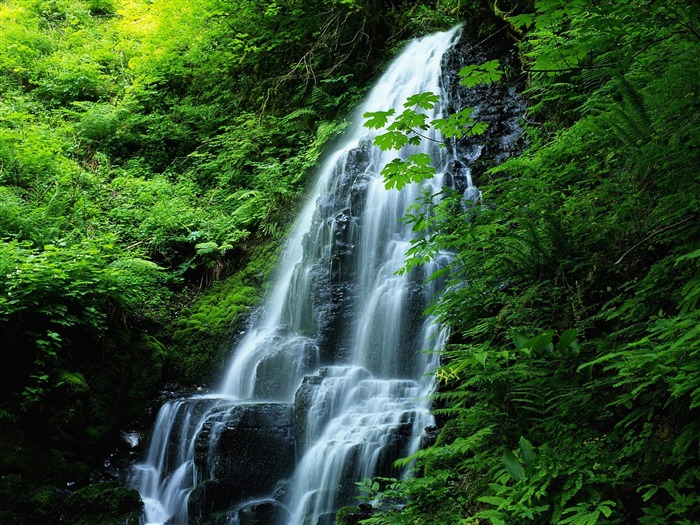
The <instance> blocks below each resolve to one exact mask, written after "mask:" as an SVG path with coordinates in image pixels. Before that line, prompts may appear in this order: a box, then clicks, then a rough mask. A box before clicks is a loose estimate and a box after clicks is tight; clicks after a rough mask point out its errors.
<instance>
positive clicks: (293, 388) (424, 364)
mask: <svg viewBox="0 0 700 525" xmlns="http://www.w3.org/2000/svg"><path fill="white" fill-rule="evenodd" d="M457 34H458V30H457V29H453V30H452V31H449V32H446V33H439V34H434V35H431V36H428V37H425V38H423V39H420V40H416V41H414V42H413V43H411V44H409V45H408V46H407V48H406V49H405V50H404V51H403V53H402V54H401V55H400V56H399V57H398V58H397V59H396V60H395V62H394V63H393V64H392V65H391V66H390V67H389V69H388V71H387V72H386V73H385V74H384V75H383V76H382V77H381V79H380V80H379V81H378V83H377V85H376V86H375V87H374V89H373V90H372V91H371V93H370V94H369V96H368V98H367V101H366V102H365V103H364V105H363V106H362V108H361V109H360V111H359V114H360V115H361V114H362V113H364V112H367V111H377V110H386V109H388V108H395V109H397V112H398V113H400V112H401V111H402V110H403V103H404V102H405V100H406V98H407V97H408V96H410V95H413V94H415V93H421V92H426V91H431V92H434V93H440V92H441V77H442V73H441V63H442V56H443V54H444V53H445V52H446V51H447V49H448V48H449V47H450V46H451V45H452V44H453V42H454V41H455V40H456V38H457ZM437 113H439V109H436V110H435V114H433V115H431V116H433V117H436V116H438V115H437ZM357 120H360V118H358V119H357ZM372 138H373V134H372V133H370V132H368V131H367V130H366V129H364V128H363V127H362V126H361V125H359V124H356V125H355V127H354V128H353V129H351V130H350V131H349V132H348V133H347V134H346V138H345V140H344V142H343V143H342V145H341V146H340V147H338V148H337V150H336V151H335V152H334V153H333V154H332V155H331V156H330V157H329V158H328V159H327V160H326V162H325V163H324V165H323V166H322V168H321V169H320V172H319V174H318V179H317V182H316V185H315V188H314V190H313V193H312V196H311V198H310V200H309V203H308V204H307V205H306V207H305V208H304V209H303V211H302V212H301V215H300V217H299V218H298V220H297V224H296V226H295V228H294V230H293V232H292V234H291V235H290V237H289V239H288V242H287V245H286V249H285V250H284V252H283V254H282V256H281V260H280V263H279V267H278V272H277V275H276V279H275V283H274V286H273V288H272V291H271V293H270V295H269V297H268V298H267V300H266V302H265V304H264V305H263V307H262V309H261V311H260V313H259V315H258V318H257V321H256V322H255V323H254V325H253V326H252V327H251V328H250V329H249V330H248V332H247V335H246V336H245V337H244V339H243V340H242V341H241V342H240V344H239V345H238V346H237V348H236V349H235V351H234V352H233V356H232V360H231V363H230V366H229V369H228V372H227V374H226V377H225V380H224V382H223V384H222V386H221V389H220V391H219V392H218V393H216V394H212V395H206V396H194V397H191V398H187V399H181V400H177V401H171V402H168V403H166V404H165V405H164V406H163V407H162V409H161V411H160V413H159V415H158V418H157V421H156V424H155V428H154V431H153V435H152V438H151V443H150V448H149V450H148V455H147V458H146V460H145V462H144V463H142V464H139V465H137V466H136V467H135V468H134V471H133V474H132V477H131V485H132V486H133V487H135V488H137V489H138V490H139V492H140V494H141V496H142V499H143V500H144V503H145V517H144V518H145V519H144V521H145V523H149V524H165V523H167V524H168V525H186V524H187V523H188V521H189V520H192V521H193V522H194V521H196V520H195V519H194V518H192V517H191V513H192V512H194V510H193V509H195V507H196V508H198V509H199V510H200V511H202V512H204V513H205V515H211V514H212V513H216V512H218V513H219V514H218V515H219V518H217V519H219V521H218V522H222V523H243V522H245V516H247V515H249V513H250V512H257V513H258V515H257V518H256V520H257V521H255V523H269V524H273V523H279V524H293V525H297V524H299V525H301V524H309V525H317V524H318V523H330V522H332V519H333V514H334V512H335V511H336V510H337V509H338V508H339V507H340V506H342V505H345V504H348V503H352V502H353V499H354V496H355V493H356V491H355V485H354V483H355V482H356V481H358V480H361V479H363V478H364V477H371V476H373V475H378V474H379V475H382V474H384V475H386V474H397V473H396V472H394V471H392V467H391V464H392V462H393V461H394V460H395V459H396V458H398V457H400V456H402V455H405V454H407V453H410V452H411V451H412V450H415V449H416V448H417V447H418V444H419V441H420V436H421V433H422V432H423V429H424V428H425V427H427V426H429V425H431V424H432V423H433V420H432V418H431V416H430V414H429V412H428V402H427V398H428V396H429V393H430V390H431V388H432V385H431V380H430V379H429V377H428V375H427V372H429V371H430V370H431V368H432V367H433V365H434V361H435V359H436V357H435V355H436V351H437V350H439V349H440V348H441V346H442V345H443V342H444V338H445V333H444V330H442V329H441V328H440V327H439V326H437V325H436V324H435V323H434V322H433V320H432V319H430V318H428V319H425V318H424V316H423V310H424V308H425V307H426V306H427V305H428V304H429V303H430V301H431V300H432V299H433V298H434V296H435V294H436V293H438V291H439V286H440V283H439V282H437V281H433V282H431V283H430V284H428V285H424V284H423V282H424V280H425V277H426V275H428V274H430V273H432V271H433V270H435V269H436V268H437V267H438V266H439V265H441V264H444V263H445V262H446V260H447V257H448V256H447V255H445V256H444V257H442V258H441V257H437V258H436V260H435V261H434V262H433V265H434V267H433V268H425V269H423V270H421V271H418V270H414V271H412V272H409V273H403V274H400V275H399V274H397V273H396V271H397V270H398V269H399V268H400V267H401V266H402V264H403V261H404V257H405V253H406V249H407V248H408V245H409V242H410V240H411V237H412V232H411V229H410V227H407V226H406V225H404V224H402V222H401V218H402V217H403V216H404V214H405V213H406V210H407V208H408V206H409V205H410V204H411V203H413V202H415V200H416V199H417V198H418V196H419V194H420V193H421V192H422V191H424V190H425V189H426V188H427V189H428V190H429V191H431V192H432V193H436V192H438V191H440V190H441V188H442V186H443V177H442V176H441V175H437V176H436V177H434V178H433V179H432V180H430V181H427V182H425V183H424V184H422V185H418V184H413V185H410V186H408V187H406V188H404V189H402V190H401V191H396V190H386V189H385V187H384V184H383V180H382V178H381V176H379V175H378V174H379V172H380V170H381V168H382V167H383V166H384V165H385V164H386V163H387V162H388V161H390V160H391V159H392V158H394V157H395V156H396V154H395V152H382V151H380V150H378V149H377V148H375V147H374V146H373V145H372ZM430 138H432V139H437V138H439V137H435V136H433V137H430ZM435 144H436V143H435V142H434V141H432V140H424V141H423V143H422V145H420V146H410V147H408V148H406V149H405V150H404V151H402V152H401V156H407V155H410V154H412V153H416V152H425V153H428V154H430V155H431V156H432V157H433V158H434V159H441V162H439V164H440V165H441V166H447V165H449V163H450V161H451V160H455V159H447V162H446V161H445V159H444V158H442V157H444V156H445V155H446V153H445V150H440V149H439V148H438V147H437V146H436V145H435ZM437 164H438V162H436V165H437ZM467 175H468V174H467ZM450 179H452V177H450ZM469 191H470V192H471V193H470V194H472V195H473V194H475V193H474V189H473V188H471V189H469ZM195 487H196V488H195ZM193 489H194V490H193ZM191 494H192V496H190V495H191ZM222 495H223V496H222ZM188 498H192V499H193V501H194V500H196V504H194V503H193V501H190V502H189V504H188ZM222 498H223V500H222ZM222 501H223V502H222ZM188 507H189V509H188ZM202 509H203V510H202ZM188 512H189V514H190V516H189V517H188ZM207 513H208V514H207ZM246 513H248V514H246ZM207 519H209V518H207ZM249 522H252V521H249Z"/></svg>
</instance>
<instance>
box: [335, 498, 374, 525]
mask: <svg viewBox="0 0 700 525" xmlns="http://www.w3.org/2000/svg"><path fill="white" fill-rule="evenodd" d="M372 510H373V509H372V507H371V506H370V505H368V504H366V503H363V504H361V505H360V506H359V507H353V506H352V505H349V506H347V507H343V508H341V509H340V510H339V511H338V512H336V514H335V522H336V524H337V525H358V524H359V523H360V521H362V520H366V519H368V518H371V517H372Z"/></svg>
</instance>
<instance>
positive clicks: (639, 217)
mask: <svg viewBox="0 0 700 525" xmlns="http://www.w3.org/2000/svg"><path fill="white" fill-rule="evenodd" d="M460 22H461V23H464V24H465V31H466V32H468V33H469V38H471V39H473V42H474V45H475V46H478V45H479V43H480V42H483V41H484V40H485V39H493V38H498V39H500V40H501V41H503V42H507V43H508V45H509V46H512V48H513V49H514V50H515V52H517V53H518V57H519V62H520V65H519V66H517V67H515V66H514V65H512V64H509V65H508V68H507V70H504V71H503V74H502V79H501V82H510V83H511V84H513V85H514V86H517V87H518V88H519V89H524V90H525V94H526V96H527V98H528V104H529V111H528V115H527V118H526V119H524V121H523V123H522V124H523V128H524V129H525V131H526V134H527V140H528V144H529V146H528V150H527V151H526V152H525V153H524V154H523V155H522V156H520V157H518V158H515V159H510V160H508V161H507V162H505V163H503V164H501V165H498V166H493V167H490V169H489V170H488V171H486V172H485V173H484V174H483V176H481V177H480V179H479V181H478V184H479V188H480V190H481V191H482V192H483V198H482V201H481V202H480V203H478V204H477V205H475V206H474V207H472V208H471V210H470V212H469V214H468V216H465V215H464V214H455V213H454V209H455V207H454V206H453V205H452V204H453V201H452V200H451V199H452V197H451V196H450V195H448V194H445V195H441V196H440V199H436V198H435V197H434V196H426V198H425V201H424V202H423V206H422V207H421V208H420V209H418V210H416V212H415V214H414V215H413V217H412V219H411V220H412V221H413V224H414V227H415V228H416V229H417V230H418V231H420V232H422V234H421V236H420V238H419V240H418V241H416V242H415V244H414V246H413V248H412V250H411V252H410V254H409V256H408V259H407V269H410V267H411V266H412V265H416V264H421V262H423V261H425V260H426V259H429V258H430V257H432V256H433V255H434V254H435V253H437V252H439V251H440V250H445V249H447V250H450V251H452V252H453V253H455V254H456V257H455V261H454V263H453V264H452V265H451V267H450V268H449V269H448V270H447V271H446V273H445V276H446V278H448V279H449V280H450V286H449V288H448V290H449V291H448V293H446V294H445V295H444V296H443V297H442V299H441V300H440V302H439V303H438V304H436V305H434V306H433V309H434V311H435V312H436V313H437V314H438V316H439V317H440V319H441V320H442V321H443V322H445V323H447V324H448V325H449V326H450V328H451V331H452V334H453V335H452V338H451V344H450V345H449V347H448V348H447V349H446V351H445V353H444V356H443V360H442V362H443V366H442V368H441V369H440V370H439V371H438V372H437V377H438V380H439V383H440V388H439V392H438V394H437V395H436V401H435V402H436V405H435V406H436V414H437V415H438V417H439V419H440V427H441V431H440V434H439V436H438V439H437V443H436V444H435V445H434V446H433V447H431V448H428V449H425V450H423V451H421V452H419V453H418V454H417V456H418V457H417V458H414V459H415V460H416V463H415V467H414V468H415V472H416V473H415V475H414V476H413V477H410V478H408V479H407V480H405V481H397V480H378V481H377V482H373V481H369V480H368V481H366V482H365V483H364V484H362V487H361V488H362V489H363V490H364V491H365V494H366V497H367V498H370V499H373V500H376V502H375V507H376V509H375V510H377V512H376V513H375V514H374V515H372V516H371V517H370V515H369V514H363V512H364V511H366V508H364V510H363V512H360V511H358V510H353V509H344V512H343V513H342V514H343V516H345V517H344V518H341V519H345V520H347V521H351V520H356V519H359V518H369V519H370V523H374V524H379V523H382V524H389V523H391V524H393V523H406V524H408V523H410V524H419V523H426V524H428V523H430V524H433V523H445V524H454V523H489V522H490V523H493V524H498V523H562V524H569V523H572V524H594V523H687V524H691V523H698V522H699V521H700V510H699V509H700V496H698V494H700V467H698V464H699V462H698V460H699V459H700V458H699V457H698V456H699V455H700V454H699V449H700V410H699V408H700V356H699V350H700V343H699V340H700V310H699V309H698V301H699V300H700V276H699V274H698V266H699V265H700V240H699V239H700V231H699V230H700V223H699V221H698V218H699V217H698V209H700V206H699V205H700V202H699V201H700V192H699V191H698V188H699V187H700V186H699V185H698V182H700V180H699V179H700V177H699V175H698V174H699V168H700V158H699V154H698V151H700V147H699V146H700V144H698V142H699V138H698V126H699V125H700V116H699V113H698V109H699V105H700V97H698V86H700V82H699V81H700V68H699V67H698V58H697V57H698V56H699V54H700V53H699V52H700V12H699V10H698V7H697V5H696V3H695V2H692V1H690V0H687V1H683V0H668V1H661V0H656V1H655V0H620V1H612V0H602V1H596V2H593V1H587V0H574V1H563V0H539V1H536V2H534V3H533V2H530V1H525V0H523V1H517V0H509V1H501V2H490V1H486V0H483V1H480V0H435V1H428V0H425V1H414V2H407V1H401V0H393V1H392V0H308V1H304V2H299V1H294V0H279V1H270V0H268V1H263V0H247V1H240V2H235V3H233V2H225V1H222V0H201V1H200V0H198V1H196V2H188V1H184V0H156V1H145V0H143V1H142V0H85V1H83V0H75V1H68V0H6V1H5V2H3V3H2V4H1V5H0V93H1V95H0V237H1V238H2V245H0V275H2V279H1V280H0V344H1V345H2V359H3V367H2V370H0V381H1V382H0V389H1V398H0V423H1V424H0V521H2V522H3V523H70V524H83V523H84V524H88V523H104V524H109V523H124V522H125V520H130V521H129V522H131V523H137V522H138V519H137V517H136V516H137V515H138V506H139V503H138V497H137V496H135V495H134V493H133V492H130V491H127V490H125V489H122V488H120V486H119V484H118V482H117V478H116V471H117V470H116V469H118V467H119V463H118V460H117V459H114V461H113V462H112V464H107V466H105V465H106V464H105V463H104V461H105V459H106V458H107V457H108V455H110V454H111V453H113V451H114V449H115V446H117V443H118V442H119V439H118V438H119V432H120V430H121V429H122V428H124V425H126V424H127V423H128V424H130V425H133V424H135V422H137V421H139V420H141V421H145V422H144V423H143V424H147V421H148V413H149V412H148V408H149V407H152V406H153V404H154V402H155V400H156V398H157V396H158V392H159V391H160V390H161V389H163V387H164V386H166V385H169V387H170V388H174V389H194V388H197V387H200V386H206V384H207V382H210V381H213V380H214V379H215V377H216V371H217V370H219V369H220V368H221V364H222V363H223V360H224V358H225V356H226V349H227V343H228V342H229V341H230V340H231V339H232V338H234V337H235V334H236V331H237V330H238V329H239V326H240V323H241V322H242V320H243V319H244V318H245V316H246V314H247V313H248V312H249V311H250V308H251V307H252V306H253V305H255V304H256V303H257V302H258V301H259V300H260V298H261V296H262V295H263V293H264V290H265V283H266V278H267V276H268V274H269V272H270V270H271V268H272V267H273V265H274V262H275V258H276V253H277V250H278V248H279V246H280V245H281V243H282V240H283V237H284V233H285V231H286V229H287V228H288V226H289V225H290V222H291V221H292V220H293V217H294V210H295V209H296V208H297V207H298V204H299V203H300V202H301V201H302V200H303V198H304V189H305V187H306V184H307V182H308V178H309V176H310V174H311V170H312V169H313V167H314V166H315V165H316V164H317V162H318V159H319V157H320V156H321V155H322V152H323V148H324V146H327V145H328V144H330V143H332V141H333V139H334V138H335V137H336V136H338V134H339V133H340V132H341V131H342V130H343V129H344V128H345V127H346V126H347V122H346V120H345V116H346V115H349V113H350V111H351V109H352V108H353V107H354V105H355V104H356V103H357V102H358V100H359V98H360V97H361V96H362V94H363V93H364V92H365V90H366V89H367V87H368V85H369V84H370V83H371V81H372V79H373V78H375V77H376V75H377V74H378V72H379V71H380V70H381V68H382V65H383V64H385V63H386V61H387V60H388V59H390V58H391V56H392V55H393V54H395V52H396V51H397V49H399V48H400V46H401V45H402V43H403V42H404V41H405V39H406V38H409V37H412V36H416V35H420V34H425V33H427V32H430V31H433V30H436V29H444V28H446V27H449V26H451V25H453V24H455V23H460ZM494 35H496V36H494ZM504 68H505V65H504ZM466 78H467V77H465V80H466ZM472 78H473V77H472ZM487 167H488V166H487ZM112 457H113V458H118V457H120V456H119V454H117V455H116V456H112ZM407 461H408V460H407Z"/></svg>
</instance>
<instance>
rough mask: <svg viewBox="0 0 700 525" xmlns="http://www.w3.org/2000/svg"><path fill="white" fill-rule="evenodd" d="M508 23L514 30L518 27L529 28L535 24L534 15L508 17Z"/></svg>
mask: <svg viewBox="0 0 700 525" xmlns="http://www.w3.org/2000/svg"><path fill="white" fill-rule="evenodd" d="M508 21H509V22H510V23H511V25H512V26H513V27H515V28H516V29H517V28H519V27H529V26H531V25H532V24H533V23H534V22H535V15H534V13H531V14H524V15H515V16H510V17H508Z"/></svg>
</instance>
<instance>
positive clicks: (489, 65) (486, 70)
mask: <svg viewBox="0 0 700 525" xmlns="http://www.w3.org/2000/svg"><path fill="white" fill-rule="evenodd" d="M498 67H499V62H498V60H489V61H488V62H484V63H483V64H473V65H470V66H465V67H463V68H462V69H461V70H460V71H459V76H460V78H461V80H460V84H462V85H463V86H466V87H468V88H471V87H474V86H476V85H479V84H484V85H486V84H490V83H492V82H496V81H497V80H500V79H501V76H502V75H503V72H502V71H501V70H499V69H498Z"/></svg>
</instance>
